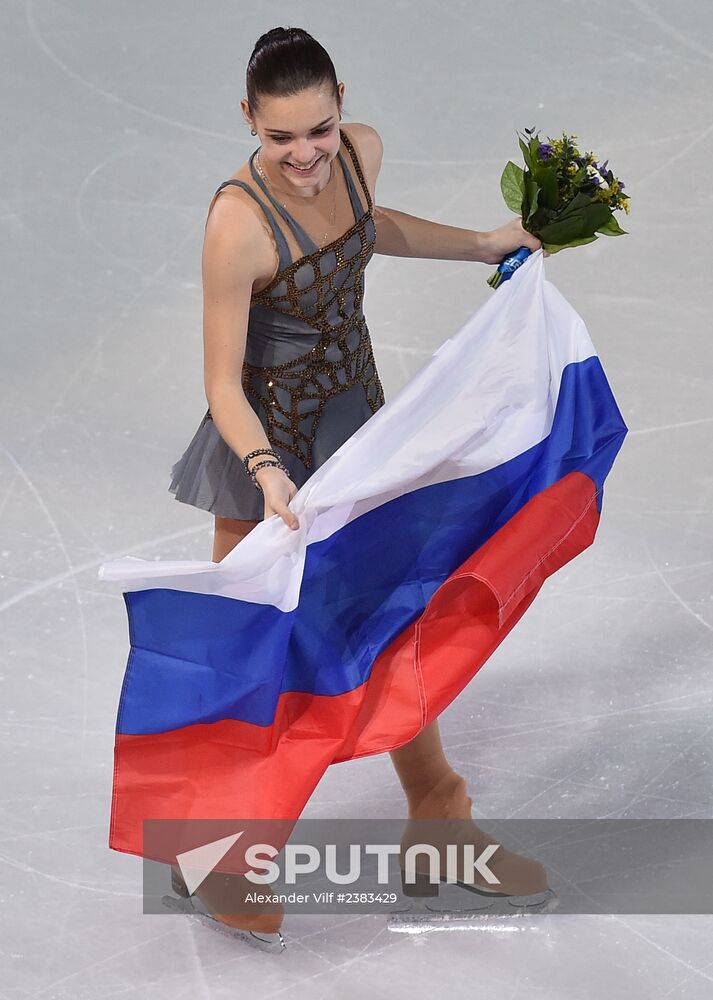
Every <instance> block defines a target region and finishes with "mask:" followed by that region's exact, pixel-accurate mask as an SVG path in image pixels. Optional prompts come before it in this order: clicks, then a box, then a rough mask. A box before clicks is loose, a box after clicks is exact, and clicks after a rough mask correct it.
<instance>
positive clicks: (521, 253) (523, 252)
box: [497, 247, 532, 284]
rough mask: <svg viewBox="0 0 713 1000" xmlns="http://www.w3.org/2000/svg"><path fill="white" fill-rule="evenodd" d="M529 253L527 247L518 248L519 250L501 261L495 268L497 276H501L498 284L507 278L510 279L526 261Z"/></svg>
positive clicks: (530, 251)
mask: <svg viewBox="0 0 713 1000" xmlns="http://www.w3.org/2000/svg"><path fill="white" fill-rule="evenodd" d="M531 253H532V250H530V248H529V247H520V249H519V250H516V251H515V253H511V254H508V256H507V257H506V258H505V259H504V260H503V261H501V262H500V264H498V267H497V272H498V274H501V275H502V278H501V279H500V284H502V283H503V281H507V280H508V279H509V278H512V276H513V274H514V273H515V271H517V269H518V267H520V265H521V264H523V263H524V262H525V261H526V260H527V258H528V257H529V256H530V254H531Z"/></svg>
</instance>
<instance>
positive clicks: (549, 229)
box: [540, 209, 584, 245]
mask: <svg viewBox="0 0 713 1000" xmlns="http://www.w3.org/2000/svg"><path fill="white" fill-rule="evenodd" d="M583 234H584V214H583V211H582V210H581V209H580V210H579V211H578V212H575V213H573V214H572V215H569V216H567V218H566V219H558V220H557V222H550V223H549V225H547V226H543V227H542V229H541V230H540V239H541V240H542V242H543V243H558V244H560V245H564V244H565V243H569V242H570V241H571V240H576V239H579V237H580V236H582V235H583Z"/></svg>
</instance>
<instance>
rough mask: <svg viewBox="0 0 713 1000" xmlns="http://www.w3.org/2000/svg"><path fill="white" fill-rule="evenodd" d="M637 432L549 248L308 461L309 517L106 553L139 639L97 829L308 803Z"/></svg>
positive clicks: (557, 554)
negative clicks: (167, 547) (196, 554)
mask: <svg viewBox="0 0 713 1000" xmlns="http://www.w3.org/2000/svg"><path fill="white" fill-rule="evenodd" d="M626 433H627V428H626V425H625V424H624V421H623V419H622V416H621V413H620V412H619V409H618V407H617V405H616V402H615V400H614V397H613V395H612V392H611V389H610V387H609V384H608V382H607V379H606V376H605V374H604V372H603V370H602V366H601V364H600V362H599V358H598V357H597V355H596V353H595V350H594V347H593V345H592V342H591V340H590V338H589V335H588V333H587V330H586V327H585V325H584V323H583V321H582V320H581V318H580V317H579V316H578V315H577V313H576V312H575V311H574V310H573V309H572V307H571V306H570V305H569V304H568V303H567V301H566V300H565V299H564V298H563V296H562V295H561V294H560V293H559V292H558V291H557V289H556V288H555V287H554V285H552V284H551V283H550V282H549V281H546V280H545V277H544V265H543V253H542V251H541V250H539V251H537V252H535V253H534V254H532V255H531V256H530V257H529V258H528V259H527V260H526V261H525V263H524V264H523V265H522V266H521V267H520V268H519V270H518V271H516V272H515V274H514V275H513V277H512V278H511V279H510V280H509V281H508V282H507V283H505V284H504V285H502V286H501V288H499V289H498V290H497V292H495V293H494V294H493V295H492V296H491V297H490V298H489V300H488V301H487V302H486V304H485V305H484V306H483V307H482V308H480V309H479V310H478V311H477V312H476V313H475V314H474V315H473V316H472V317H471V318H470V320H468V322H466V323H465V325H464V326H463V327H462V328H461V329H460V330H459V331H458V332H457V333H456V334H455V336H453V337H452V338H451V339H450V340H447V341H446V342H445V343H444V344H442V345H441V346H440V347H439V348H438V350H437V351H436V352H435V354H434V355H433V357H432V358H431V359H430V360H429V361H428V362H427V364H426V365H425V366H424V367H423V368H422V369H421V371H420V372H418V374H417V375H416V376H415V377H414V378H412V379H411V380H410V381H409V382H408V383H407V384H406V385H405V386H404V387H403V388H402V389H401V391H400V392H399V393H398V394H397V395H396V396H394V398H393V399H391V400H390V401H389V402H388V403H386V405H385V406H383V407H382V408H381V409H380V410H378V411H377V412H376V413H375V414H374V415H373V417H371V418H370V419H369V420H368V421H367V423H365V424H364V425H363V426H362V427H360V428H359V430H358V431H357V432H356V433H355V434H354V435H353V436H352V437H351V438H350V439H349V440H348V441H347V442H345V444H344V445H342V447H341V448H340V449H339V450H338V451H337V452H335V454H334V455H332V456H331V457H330V459H329V460H328V461H327V462H326V463H325V464H324V465H322V466H321V467H320V468H319V469H318V470H317V471H316V472H315V473H314V474H313V475H312V476H311V477H310V479H309V480H308V482H306V483H305V485H304V486H303V487H302V488H301V489H300V490H299V492H298V493H297V495H296V496H295V497H294V498H293V500H292V502H291V505H290V506H291V509H292V510H293V511H294V513H295V514H296V515H297V517H298V518H299V521H300V527H299V530H297V531H293V530H291V529H289V528H288V527H287V526H286V525H285V524H284V522H283V521H282V519H281V518H279V517H278V516H277V515H275V516H274V517H272V518H270V519H269V520H267V521H263V522H261V523H260V524H259V525H258V526H257V527H256V528H255V529H254V530H253V531H252V532H251V533H250V534H249V535H248V536H247V537H246V538H245V539H244V540H243V541H241V542H240V543H239V544H238V545H237V546H236V548H235V549H234V550H233V551H232V552H231V553H230V554H229V555H228V556H226V558H225V559H223V561H222V562H220V563H214V562H210V561H207V562H193V561H183V562H167V561H160V562H155V561H150V560H144V559H136V558H133V557H126V558H123V559H118V560H114V561H112V562H109V563H105V564H103V565H102V567H101V568H100V571H99V576H100V579H103V580H119V581H121V582H122V586H123V592H124V600H125V603H126V609H127V614H128V620H129V634H130V641H131V650H130V653H129V658H128V663H127V667H126V674H125V678H124V684H123V688H122V691H121V698H120V704H119V710H118V718H117V727H116V743H115V768H114V787H113V798H112V813H111V830H110V841H109V843H110V846H111V847H112V848H114V849H116V850H119V851H127V852H130V853H134V854H139V855H140V854H142V823H143V820H144V819H164V818H165V819H216V818H238V817H240V818H255V819H272V818H297V817H298V816H299V814H300V812H301V811H302V809H303V808H304V806H305V803H306V802H307V800H308V798H309V796H310V795H311V793H312V791H313V790H314V788H315V786H316V785H317V783H318V782H319V780H320V778H321V776H322V775H323V773H324V771H325V770H326V768H327V767H328V766H329V765H330V764H332V763H335V762H339V761H344V760H351V759H353V758H356V757H362V756H365V755H367V754H374V753H382V752H384V751H387V750H391V749H394V748H396V747H398V746H400V745H402V744H403V743H406V742H407V741H408V740H410V739H412V738H413V737H414V736H415V735H416V734H417V733H418V732H419V731H420V730H421V729H422V728H423V727H424V726H426V725H427V724H428V723H429V722H431V721H432V720H433V719H435V718H436V717H437V716H438V715H439V713H440V712H442V711H443V709H444V708H446V706H447V705H448V704H450V702H451V701H452V700H453V699H454V698H455V697H456V695H457V694H458V693H459V692H460V691H461V690H462V689H463V688H464V687H465V686H466V685H467V684H468V682H469V681H470V680H471V679H472V678H473V676H474V675H475V674H476V673H477V671H478V670H479V669H480V667H481V666H482V665H483V663H484V662H485V661H486V660H487V659H488V657H489V656H490V655H491V653H492V652H493V650H494V649H495V648H496V647H497V646H498V645H499V644H500V643H501V642H502V641H503V639H504V638H505V636H506V635H507V634H508V632H509V631H510V629H512V628H513V626H514V625H515V624H516V623H517V622H518V621H519V619H520V618H521V616H522V615H523V614H524V612H525V611H526V610H527V608H528V607H529V606H530V604H531V603H532V601H533V600H534V599H535V596H536V595H537V593H538V591H539V589H540V587H541V586H542V584H543V583H544V581H545V579H546V578H547V577H548V576H550V575H551V574H552V573H554V572H555V571H556V570H557V569H559V568H560V567H561V566H563V565H564V564H565V563H567V562H568V561H569V560H570V559H572V558H574V556H576V555H577V554H578V553H579V552H581V551H582V550H583V549H585V548H587V546H589V545H591V543H592V542H593V540H594V536H595V533H596V530H597V526H598V524H599V518H600V513H601V504H602V494H603V486H604V480H605V478H606V476H607V473H608V472H609V469H610V468H611V466H612V463H613V461H614V458H615V457H616V455H617V452H618V451H619V448H620V447H621V445H622V442H623V439H624V436H625V435H626Z"/></svg>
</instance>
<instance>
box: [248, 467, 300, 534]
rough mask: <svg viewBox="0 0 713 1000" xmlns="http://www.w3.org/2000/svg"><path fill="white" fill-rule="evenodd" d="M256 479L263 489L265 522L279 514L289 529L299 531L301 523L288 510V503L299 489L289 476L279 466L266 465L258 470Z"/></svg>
mask: <svg viewBox="0 0 713 1000" xmlns="http://www.w3.org/2000/svg"><path fill="white" fill-rule="evenodd" d="M255 478H256V479H257V481H258V482H259V483H260V486H261V487H262V492H263V494H264V500H265V520H266V521H267V519H268V517H272V515H273V514H279V515H280V517H281V518H282V520H283V521H284V522H285V524H286V525H287V527H288V528H292V529H293V530H294V529H297V528H299V526H300V522H299V521H298V520H297V518H296V517H295V515H294V514H293V513H292V511H291V510H290V509H289V508H288V506H287V505H288V503H289V502H290V500H291V499H292V497H293V496H294V495H295V493H296V492H297V487H296V486H295V484H294V483H293V482H292V480H291V479H290V477H289V476H287V475H285V473H284V472H283V471H282V469H280V468H279V467H278V466H277V465H265V466H263V467H262V469H258V471H257V472H256V473H255Z"/></svg>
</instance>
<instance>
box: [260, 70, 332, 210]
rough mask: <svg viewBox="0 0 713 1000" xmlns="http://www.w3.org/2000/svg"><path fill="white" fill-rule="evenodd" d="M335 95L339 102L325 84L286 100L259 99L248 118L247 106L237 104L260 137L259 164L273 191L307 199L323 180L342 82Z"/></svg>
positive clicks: (324, 178) (327, 169)
mask: <svg viewBox="0 0 713 1000" xmlns="http://www.w3.org/2000/svg"><path fill="white" fill-rule="evenodd" d="M338 90H339V102H337V100H336V98H335V97H334V92H333V91H332V89H331V88H330V87H328V86H327V85H326V84H325V85H322V86H320V87H310V88H309V89H307V90H303V91H301V92H300V93H299V94H294V95H292V96H291V97H268V96H261V97H260V109H259V111H258V112H256V114H255V116H254V117H251V116H250V113H249V109H248V104H247V101H245V100H243V101H241V106H242V109H243V114H244V116H245V118H246V120H247V121H248V123H249V124H251V125H252V127H253V128H254V129H256V130H257V133H258V136H259V137H260V142H261V146H260V164H261V166H262V168H263V170H264V172H265V173H266V174H267V177H268V179H269V180H270V181H271V182H272V183H273V184H274V185H275V186H276V187H280V188H282V189H283V190H286V191H290V192H291V193H294V194H301V195H310V194H315V193H317V192H318V191H319V190H321V188H323V187H324V185H325V184H326V183H327V181H328V180H329V174H330V170H331V166H330V163H331V161H332V160H333V159H334V157H335V156H336V155H337V153H338V151H339V142H340V136H339V112H340V108H341V106H342V103H343V100H344V84H343V83H340V84H339V88H338ZM300 168H303V169H300Z"/></svg>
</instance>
